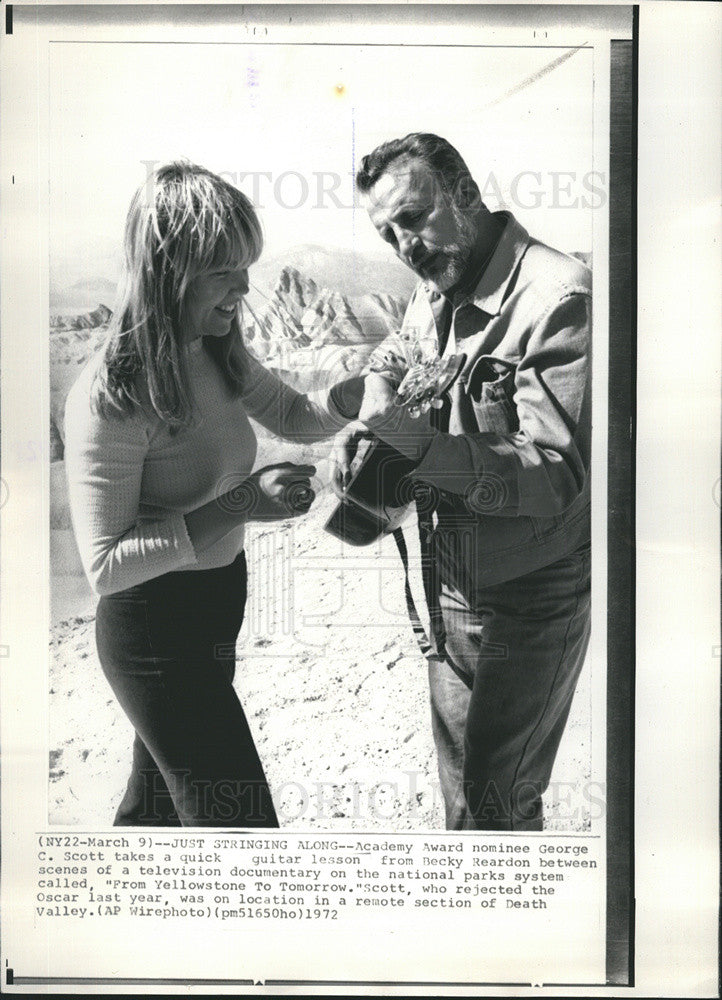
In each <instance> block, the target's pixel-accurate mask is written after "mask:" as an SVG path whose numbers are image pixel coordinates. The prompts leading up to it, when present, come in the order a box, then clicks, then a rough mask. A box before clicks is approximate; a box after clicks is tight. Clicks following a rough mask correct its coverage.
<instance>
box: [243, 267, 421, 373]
mask: <svg viewBox="0 0 722 1000" xmlns="http://www.w3.org/2000/svg"><path fill="white" fill-rule="evenodd" d="M256 305H257V306H258V308H257V309H256V308H253V307H252V308H253V312H252V313H251V314H250V315H249V311H248V310H247V311H246V314H245V317H244V324H245V335H246V339H247V342H248V343H249V346H250V347H251V349H252V350H253V351H254V352H255V353H256V354H257V355H258V356H259V357H261V358H263V359H265V360H266V361H268V363H269V364H273V361H274V359H275V358H279V357H280V355H285V353H286V351H287V349H293V350H296V349H306V348H314V349H320V348H323V347H328V346H330V345H336V346H351V345H354V346H358V347H359V348H366V347H369V348H370V347H371V346H373V345H374V344H377V343H378V342H379V341H380V340H382V339H383V338H384V337H386V336H387V335H388V334H389V333H392V332H393V331H394V330H396V329H398V327H399V326H400V324H401V319H402V317H403V313H404V309H405V306H406V297H404V298H397V297H395V296H393V295H389V294H387V293H386V294H371V295H362V296H346V295H342V294H341V293H340V292H339V291H337V290H335V289H334V290H333V291H332V290H330V289H329V288H326V287H320V286H319V285H318V284H316V282H315V281H314V280H312V279H311V278H309V277H307V276H306V275H305V274H301V273H300V272H299V271H298V270H297V269H296V268H295V267H284V268H283V269H282V270H281V273H280V274H279V275H278V277H277V279H276V283H275V285H274V287H273V289H272V291H271V293H270V295H268V297H263V298H260V299H259V297H258V296H256ZM327 353H328V352H327ZM366 353H367V352H366Z"/></svg>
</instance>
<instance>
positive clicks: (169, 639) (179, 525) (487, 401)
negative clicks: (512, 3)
mask: <svg viewBox="0 0 722 1000" xmlns="http://www.w3.org/2000/svg"><path fill="white" fill-rule="evenodd" d="M620 16H621V15H620ZM630 18H631V15H630V14H629V12H628V11H627V21H628V24H629V26H630V30H631V19H630ZM110 52H112V57H111V56H110ZM593 55H594V53H593V49H592V48H591V47H589V46H575V47H561V48H560V47H557V46H552V47H548V46H539V47H514V46H502V47H499V48H485V47H481V48H480V47H477V46H473V47H470V48H465V49H459V48H457V47H455V46H451V47H450V46H446V47H439V48H434V47H431V49H429V48H428V47H419V46H413V45H412V46H408V47H403V48H400V47H397V46H394V45H383V46H378V47H369V48H364V47H363V46H356V45H348V44H344V45H340V46H339V45H333V44H315V43H313V42H310V43H306V44H303V43H302V44H297V43H294V44H292V45H283V44H281V45H274V44H254V43H253V42H251V43H249V44H237V45H222V46H216V45H210V44H209V45H203V44H194V45H183V44H163V43H149V44H142V45H127V46H123V45H116V46H113V47H112V49H109V47H108V46H106V45H102V44H100V45H93V44H92V43H88V44H82V45H76V44H74V43H72V42H71V43H68V44H65V45H64V44H59V45H57V46H54V48H53V50H52V52H51V63H50V79H51V86H50V109H49V110H50V122H51V125H50V133H49V157H50V186H51V187H50V240H51V242H50V320H49V324H50V325H49V330H50V334H49V339H50V373H49V374H50V422H51V423H50V434H51V441H52V449H53V450H52V452H51V470H50V485H51V500H50V504H51V508H50V521H51V581H52V585H51V612H52V621H53V627H52V651H53V666H52V673H51V685H52V687H51V702H50V726H51V746H50V768H51V770H50V792H49V819H50V821H51V822H54V823H62V824H73V823H77V824H81V825H83V826H87V825H89V824H90V825H93V824H95V823H101V824H104V823H107V822H109V821H110V819H111V817H113V821H114V822H115V823H116V824H118V825H129V826H137V825H143V824H146V825H151V826H158V825H164V822H167V823H168V825H191V826H194V825H199V826H206V825H209V826H239V827H246V826H256V825H258V826H264V827H275V826H277V825H281V826H285V825H292V826H296V827H300V828H308V827H313V828H319V829H331V828H352V829H353V828H359V829H393V830H409V829H444V828H446V829H451V830H461V829H490V830H524V829H526V830H541V829H543V828H546V829H561V830H589V829H590V824H591V813H592V811H593V810H594V809H595V808H596V810H597V813H598V814H599V813H600V804H601V803H602V801H603V796H604V786H603V776H599V775H597V776H595V777H596V780H593V779H592V773H591V767H592V765H591V744H592V727H591V703H592V700H591V688H592V674H593V672H594V671H595V669H596V672H597V673H598V674H599V677H600V684H599V693H600V696H601V693H602V692H603V677H604V662H603V661H602V660H601V659H597V660H596V662H595V661H594V659H593V658H592V657H591V656H588V655H587V654H588V648H589V633H590V625H591V609H590V589H591V586H590V579H591V574H590V564H591V558H590V544H591V518H590V492H591V491H590V479H591V475H590V473H591V461H592V440H591V421H592V408H593V400H592V386H591V359H592V294H591V292H592V278H591V271H592V267H591V265H592V243H593V235H594V226H595V216H601V215H603V214H606V212H607V208H608V178H607V176H606V172H605V170H604V169H602V167H603V164H601V163H597V164H596V166H595V150H594V131H593V124H594V121H593V114H594V100H593V88H594V65H593ZM429 59H433V60H434V66H435V71H434V73H433V74H423V75H422V76H421V78H420V77H419V74H418V73H417V72H415V69H416V67H418V66H419V64H420V62H424V61H426V60H429ZM389 92H391V93H393V94H394V101H393V102H392V103H390V102H389V100H388V95H389ZM462 94H463V95H466V96H465V97H464V99H463V100H460V99H459V96H460V95H462ZM151 95H152V97H151ZM190 123H192V124H190ZM119 134H122V136H123V142H122V144H118V142H117V137H118V135H119ZM109 150H112V156H111V157H110V158H109V157H108V151H109ZM397 216H400V221H399V220H398V219H397ZM596 224H597V226H598V227H599V228H601V222H597V223H596ZM437 255H438V256H437ZM603 273H604V272H603ZM196 302H197V305H194V304H195V303H196ZM194 309H195V311H196V313H197V318H195V319H193V318H192V315H191V314H192V313H193V311H194ZM459 310H461V311H459ZM159 316H161V317H163V320H162V321H161V320H160V319H158V317H159ZM188 316H191V318H187V317H188ZM179 324H180V325H183V326H184V327H185V326H188V325H189V324H190V326H189V329H188V331H187V332H181V330H180V326H179ZM600 337H601V338H605V337H606V331H605V330H604V329H602V330H601V331H600ZM232 345H235V346H232ZM209 352H210V353H209ZM219 366H220V369H219V371H220V376H221V377H220V381H219V376H218V373H217V372H216V368H218V367H219ZM194 371H195V372H196V374H194ZM224 378H225V380H226V382H228V386H225V387H224V386H223V385H222V382H223V380H224ZM194 380H198V386H196V385H195V383H194ZM404 380H406V381H404ZM414 380H415V381H414ZM216 382H218V384H217V385H216V384H215V383H216ZM228 387H230V389H231V394H232V395H231V397H230V398H234V396H233V394H235V397H236V398H237V402H236V403H235V404H232V403H231V402H230V399H227V398H226V389H227V388H228ZM251 391H252V394H251ZM404 393H405V395H404ZM141 400H142V401H143V404H144V406H143V409H142V411H141V410H140V409H139V406H140V405H141ZM404 400H408V402H405V403H404V402H403V401H404ZM399 403H402V405H399ZM430 404H433V405H430ZM118 407H119V408H120V409H119V410H118V412H117V413H115V417H116V421H115V422H113V420H112V419H111V417H112V416H113V414H114V412H115V409H114V408H118ZM414 407H415V408H416V411H422V412H414ZM94 411H95V412H94ZM410 411H411V412H410ZM141 412H142V417H141ZM133 415H135V420H133V419H126V418H131V417H133ZM364 417H365V418H366V419H365V420H364ZM249 418H250V421H251V422H250V423H249ZM118 421H119V422H118ZM196 425H197V430H196V429H193V428H194V427H196ZM377 432H378V433H377ZM371 435H373V437H371ZM371 445H373V447H371V454H370V455H369V457H368V458H367V459H366V460H365V464H364V466H363V469H362V470H358V471H357V466H358V465H359V464H360V462H361V456H362V455H363V454H364V453H365V451H366V450H368V448H369V447H370V446H371ZM357 456H358V457H357ZM353 462H355V464H352V463H353ZM264 470H265V471H264ZM352 470H353V472H352ZM344 475H345V476H346V478H347V479H350V478H351V476H352V475H353V477H354V479H353V484H352V485H351V486H350V488H349V490H348V492H347V493H346V492H344V486H343V483H342V482H341V479H342V477H343V476H344ZM364 484H367V485H364ZM234 491H235V492H234ZM375 494H378V496H376V495H375ZM297 496H298V497H300V501H299V503H298V509H297V511H295V510H294V511H293V515H294V516H292V517H289V516H288V515H289V511H288V508H287V505H286V504H284V500H283V498H284V497H287V498H288V499H289V500H293V499H294V498H296V497H297ZM306 496H308V498H309V499H308V500H306ZM312 497H313V502H311V498H312ZM279 500H280V502H278V501H279ZM379 504H380V510H377V507H378V505H379ZM334 511H335V514H334ZM184 519H185V520H184ZM395 529H397V530H398V531H400V533H401V539H400V540H401V544H402V545H403V546H404V547H405V549H406V550H408V551H409V552H410V559H411V564H412V567H413V570H414V571H415V572H413V574H412V579H411V580H410V581H409V586H410V588H411V593H412V600H413V605H412V608H417V609H420V610H418V611H417V612H416V613H414V612H413V610H412V622H413V621H414V620H415V618H416V615H419V616H420V619H419V621H421V620H423V630H424V633H426V638H424V636H423V635H421V634H420V635H419V638H420V640H421V647H419V645H418V644H417V639H416V637H415V634H414V630H413V627H412V623H411V622H409V619H408V611H407V601H406V598H405V593H404V588H405V583H406V579H408V577H405V574H404V568H403V564H402V560H401V558H399V555H398V553H397V551H396V542H395V540H394V530H395ZM432 533H433V534H432ZM432 545H433V546H434V547H433V548H432ZM234 563H236V565H235V568H233V569H232V568H231V567H232V566H233V564H234ZM167 574H171V575H170V576H167ZM166 588H169V589H166ZM176 588H177V589H176ZM186 588H188V590H187V592H186ZM231 594H234V595H235V596H234V597H231ZM553 595H556V596H553ZM98 597H100V603H97V600H98ZM131 605H132V610H131ZM221 607H223V608H225V610H224V611H221ZM432 612H433V614H432ZM218 616H220V617H218ZM156 628H157V629H158V630H160V631H159V632H157V633H156ZM417 631H418V626H417ZM161 632H162V633H163V634H162V635H161ZM239 632H240V639H239V641H238V644H237V645H236V639H237V636H238V634H239ZM153 633H155V635H154V634H153ZM429 633H430V634H429ZM144 644H145V645H144ZM234 661H236V662H235V663H234ZM159 668H160V670H161V673H160V674H159ZM234 669H235V678H234V676H233V675H234ZM131 675H132V677H133V678H134V680H131ZM211 677H213V679H212V680H211V679H210V678H211ZM211 691H212V693H211ZM575 692H577V694H576V697H575ZM239 703H240V704H239ZM570 715H571V718H570ZM222 720H225V721H222ZM128 723H130V727H132V728H130V727H129V725H128ZM561 743H563V749H562V751H561V756H560V759H559V765H558V769H557V770H556V771H555V770H554V768H555V763H556V760H557V756H558V754H557V751H558V750H559V748H560V744H561ZM465 744H467V745H465ZM131 745H132V747H133V750H132V763H131ZM128 772H129V773H130V778H128ZM174 775H175V777H174ZM552 779H554V780H552ZM171 782H172V783H174V784H178V788H177V790H176V789H175V788H174V789H173V790H169V788H168V785H169V783H171ZM209 782H210V784H208V783H209ZM465 787H466V791H464V788H465ZM230 789H235V791H231V790H230ZM544 794H546V797H547V804H546V810H545V809H544V807H543V804H542V796H543V795H544ZM179 796H180V798H181V799H182V800H183V801H182V803H181V802H180V801H177V798H178V797H179ZM229 796H230V798H229ZM204 797H205V800H206V801H204ZM156 798H157V800H158V801H156ZM244 798H246V799H247V802H246V803H245V805H244V804H243V803H242V800H243V799H244ZM161 800H162V801H161ZM545 814H546V816H545ZM161 820H162V821H163V822H161ZM545 824H546V826H545Z"/></svg>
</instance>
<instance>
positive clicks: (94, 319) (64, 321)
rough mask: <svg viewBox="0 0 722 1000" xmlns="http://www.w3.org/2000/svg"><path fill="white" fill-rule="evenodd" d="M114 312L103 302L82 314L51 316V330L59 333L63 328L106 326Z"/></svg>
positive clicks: (85, 328) (86, 328)
mask: <svg viewBox="0 0 722 1000" xmlns="http://www.w3.org/2000/svg"><path fill="white" fill-rule="evenodd" d="M112 315H113V314H112V312H111V311H110V309H108V307H107V306H104V305H103V304H102V302H101V304H100V305H99V306H98V308H97V309H93V310H92V312H88V313H82V314H81V315H80V316H72V315H59V316H58V315H54V316H51V317H50V332H51V333H57V332H60V331H62V330H95V329H97V328H98V327H99V326H105V325H106V323H107V322H108V320H109V319H110V317H111V316H112Z"/></svg>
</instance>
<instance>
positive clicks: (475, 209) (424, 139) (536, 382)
mask: <svg viewBox="0 0 722 1000" xmlns="http://www.w3.org/2000/svg"><path fill="white" fill-rule="evenodd" d="M356 183H357V187H358V189H359V190H360V192H361V194H362V197H363V203H364V205H365V207H366V209H367V211H368V214H369V217H370V219H371V222H372V223H373V225H374V226H375V227H376V229H377V231H378V233H379V235H380V236H381V238H382V239H383V240H385V241H386V242H387V243H388V244H389V245H390V246H391V247H392V249H393V250H394V251H395V252H396V254H397V256H398V257H399V259H400V260H401V261H403V263H404V264H406V266H407V267H409V268H411V270H412V271H414V273H415V274H417V275H418V277H419V279H420V280H419V284H418V285H417V287H416V290H415V292H414V294H413V296H412V298H411V301H410V303H409V306H408V308H407V311H406V315H405V317H404V321H403V327H402V331H401V335H400V338H399V337H397V338H393V337H392V338H390V340H389V342H387V343H385V344H384V345H382V348H381V349H380V350H377V352H375V356H376V358H377V359H379V358H384V357H386V358H388V356H389V353H390V352H391V353H393V352H394V350H395V349H397V353H398V345H399V343H401V342H403V341H404V340H405V339H408V338H411V339H413V338H419V339H420V340H421V341H422V342H424V341H426V342H428V341H429V339H435V340H436V342H437V343H438V349H439V352H440V353H441V354H449V353H457V354H458V353H463V354H464V355H466V362H465V364H464V367H463V370H462V373H461V375H460V378H459V379H458V381H457V383H456V384H455V385H454V386H453V387H452V390H451V392H450V397H451V398H450V401H449V402H448V403H447V404H446V406H445V408H444V409H442V410H441V411H437V412H434V411H432V417H433V418H436V419H430V418H429V416H428V415H427V416H425V417H423V418H421V419H419V420H416V421H411V420H410V419H409V417H408V415H406V414H404V413H403V411H402V410H401V408H399V407H398V406H395V405H394V394H395V393H394V390H395V385H394V382H393V380H392V379H391V378H390V377H389V376H388V375H387V374H385V373H384V372H383V371H382V372H380V373H373V372H372V373H371V374H369V375H367V377H366V379H365V391H364V397H363V401H362V404H361V408H360V412H359V419H360V421H362V423H363V425H364V427H365V428H368V429H370V430H371V431H373V432H374V434H376V435H378V436H379V437H381V438H382V439H384V440H385V441H386V442H387V443H389V444H391V445H393V446H394V447H395V448H396V449H397V450H399V451H400V452H402V453H403V454H404V455H406V456H407V457H410V458H412V459H413V460H414V462H415V463H416V467H415V472H414V477H415V479H417V480H419V481H420V482H422V483H426V484H431V486H432V487H434V488H435V489H434V493H435V495H436V496H437V498H438V502H437V504H436V509H435V512H434V516H433V523H429V524H428V525H424V527H425V528H427V529H428V530H427V531H426V535H427V538H426V541H425V543H424V545H423V547H422V552H423V553H424V554H425V555H426V556H427V558H428V559H429V560H430V561H431V563H432V567H431V568H432V570H433V571H434V572H433V573H432V574H431V578H432V579H435V580H436V581H437V582H436V583H435V584H432V589H433V590H434V592H433V593H431V594H430V610H431V611H432V625H433V626H434V628H433V631H434V641H435V647H436V653H437V655H436V656H432V657H430V658H429V683H430V694H431V714H432V726H433V734H434V740H435V743H436V748H437V753H438V761H439V774H440V779H441V787H442V790H443V795H444V802H445V808H446V823H447V828H449V829H493V830H541V829H542V822H543V817H542V803H541V795H542V793H543V791H544V790H545V789H546V787H547V786H548V783H549V779H550V775H551V770H552V765H553V763H554V758H555V755H556V752H557V749H558V746H559V742H560V739H561V736H562V733H563V730H564V726H565V723H566V719H567V716H568V713H569V708H570V705H571V701H572V696H573V694H574V689H575V686H576V683H577V678H578V676H579V672H580V670H581V667H582V664H583V661H584V657H585V653H586V649H587V645H588V639H589V619H590V604H589V596H590V503H589V464H590V445H591V399H590V331H591V276H590V273H589V271H588V269H587V268H586V267H584V266H583V265H582V264H581V263H579V262H578V261H576V260H574V259H573V258H570V257H568V256H566V255H564V254H562V253H559V252H557V251H556V250H553V249H551V248H549V247H547V246H544V245H543V244H542V243H540V242H539V241H538V240H536V239H533V238H532V237H530V236H529V234H528V233H527V232H526V230H525V229H524V228H523V227H522V226H521V225H520V224H519V223H518V222H517V221H516V219H515V218H514V217H513V216H512V215H511V213H509V212H496V213H491V212H489V211H488V210H487V208H486V207H485V206H484V204H483V203H482V201H481V197H480V193H479V189H478V186H477V185H476V183H475V182H474V180H473V179H472V177H471V175H470V173H469V170H468V168H467V166H466V164H465V163H464V161H463V159H462V158H461V156H460V155H459V153H458V152H457V151H456V150H455V149H454V148H453V147H452V146H451V145H450V144H449V143H448V142H446V141H445V140H444V139H441V138H439V137H438V136H434V135H429V134H412V135H409V136H406V137H405V138H404V139H400V140H394V141H391V142H387V143H384V144H383V145H381V146H379V147H378V148H377V149H375V150H374V151H373V152H372V153H370V154H369V155H368V156H366V157H365V158H364V159H363V161H362V163H361V168H360V170H359V171H358V174H357V178H356ZM382 363H383V362H382ZM373 367H378V364H376V365H372V368H373ZM358 432H359V424H355V425H351V426H350V428H348V429H347V430H345V431H343V432H342V434H341V435H340V436H339V439H338V441H337V446H336V450H335V456H336V460H337V465H338V470H339V471H338V474H339V475H340V476H344V475H345V474H346V472H347V469H348V462H349V459H350V456H351V453H352V451H353V449H354V445H355V442H356V439H357V436H358ZM354 435H356V437H355V436H354ZM437 601H438V609H437V610H438V613H437V614H434V610H435V607H436V606H437Z"/></svg>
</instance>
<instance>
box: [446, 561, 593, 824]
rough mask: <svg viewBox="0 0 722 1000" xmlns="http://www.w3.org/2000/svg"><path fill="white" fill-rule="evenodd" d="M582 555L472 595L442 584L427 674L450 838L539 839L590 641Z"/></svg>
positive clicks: (587, 570) (587, 586)
mask: <svg viewBox="0 0 722 1000" xmlns="http://www.w3.org/2000/svg"><path fill="white" fill-rule="evenodd" d="M589 598H590V550H589V547H588V546H585V547H583V548H581V549H579V550H577V551H576V552H574V553H572V554H571V555H570V556H568V557H566V558H564V559H561V560H559V561H558V562H556V563H553V564H552V565H550V566H545V567H544V568H542V569H540V570H536V571H535V572H533V573H528V574H527V575H525V576H522V577H517V578H516V579H514V580H509V581H506V582H504V583H500V584H496V585H494V586H490V587H486V588H484V589H483V590H479V591H477V593H476V595H475V599H474V606H473V607H470V606H469V604H468V603H467V602H466V601H465V600H464V599H463V598H462V596H461V595H460V594H459V593H458V592H456V591H454V590H453V589H451V588H449V587H446V586H444V584H443V581H442V586H441V594H440V604H441V612H442V615H443V622H444V627H445V630H446V652H447V658H446V660H445V661H443V662H433V663H431V664H430V666H429V682H430V691H431V713H432V727H433V733H434V740H435V743H436V749H437V754H438V760H439V776H440V779H441V789H442V792H443V795H444V804H445V807H446V825H447V829H450V830H462V829H479V830H541V829H542V825H543V815H542V801H541V796H542V793H543V792H544V791H545V790H546V788H547V786H548V785H549V780H550V777H551V771H552V766H553V764H554V758H555V756H556V753H557V749H558V747H559V742H560V740H561V737H562V733H563V731H564V726H565V723H566V720H567V716H568V714H569V709H570V706H571V702H572V697H573V695H574V689H575V687H576V683H577V679H578V677H579V673H580V671H581V668H582V664H583V662H584V658H585V655H586V651H587V646H588V642H589V625H590V599H589Z"/></svg>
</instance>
